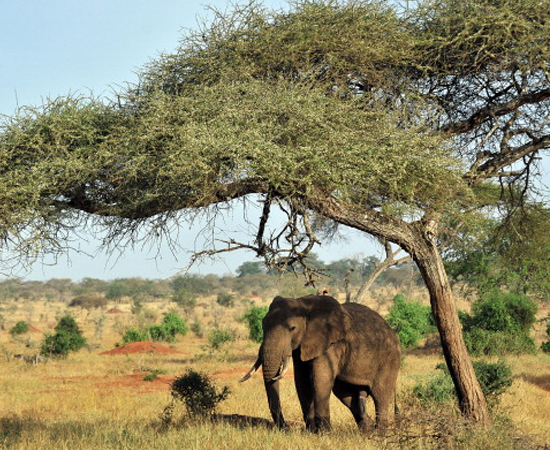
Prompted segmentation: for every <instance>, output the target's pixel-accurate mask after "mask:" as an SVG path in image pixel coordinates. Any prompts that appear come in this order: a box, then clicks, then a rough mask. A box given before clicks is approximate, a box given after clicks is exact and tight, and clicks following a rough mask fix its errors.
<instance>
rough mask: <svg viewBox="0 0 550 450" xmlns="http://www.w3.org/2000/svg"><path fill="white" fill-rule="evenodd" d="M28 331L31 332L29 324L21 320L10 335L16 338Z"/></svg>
mask: <svg viewBox="0 0 550 450" xmlns="http://www.w3.org/2000/svg"><path fill="white" fill-rule="evenodd" d="M27 331H29V324H28V323H27V322H25V321H24V320H21V321H19V322H17V323H16V324H15V325H14V326H13V327H12V329H11V330H10V334H11V335H12V336H15V335H16V334H23V333H26V332H27Z"/></svg>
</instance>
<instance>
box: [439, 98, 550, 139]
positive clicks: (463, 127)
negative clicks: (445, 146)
mask: <svg viewBox="0 0 550 450" xmlns="http://www.w3.org/2000/svg"><path fill="white" fill-rule="evenodd" d="M548 98H550V88H549V89H543V90H542V91H538V92H533V93H529V94H524V95H520V96H518V97H516V98H514V99H513V100H510V101H509V102H505V103H500V104H497V105H491V106H486V107H485V108H481V109H480V110H479V111H477V112H475V113H474V114H472V115H471V116H470V117H469V118H468V119H465V120H461V121H459V122H455V123H450V124H447V125H445V126H443V127H442V128H441V130H440V131H442V132H443V133H445V134H447V135H449V136H455V135H458V134H463V133H467V132H469V131H472V130H473V129H475V128H477V127H479V125H480V124H481V123H483V122H484V121H486V120H487V119H489V118H491V117H500V116H503V115H505V114H509V113H511V112H513V111H516V110H517V109H519V108H520V107H522V106H523V105H527V104H535V103H540V102H542V101H544V100H546V99H548Z"/></svg>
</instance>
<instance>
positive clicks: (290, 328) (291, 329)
mask: <svg viewBox="0 0 550 450" xmlns="http://www.w3.org/2000/svg"><path fill="white" fill-rule="evenodd" d="M288 329H289V330H290V331H294V330H295V329H296V327H295V326H294V325H291V326H290V327H288Z"/></svg>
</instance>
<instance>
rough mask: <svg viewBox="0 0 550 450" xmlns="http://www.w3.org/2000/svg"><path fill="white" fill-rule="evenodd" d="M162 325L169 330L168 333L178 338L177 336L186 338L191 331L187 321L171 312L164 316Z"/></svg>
mask: <svg viewBox="0 0 550 450" xmlns="http://www.w3.org/2000/svg"><path fill="white" fill-rule="evenodd" d="M162 323H163V325H164V327H165V328H166V329H167V330H168V332H169V333H171V334H172V335H173V336H176V335H177V334H181V335H182V336H185V335H186V334H187V332H188V331H189V328H188V327H187V324H186V323H185V320H183V319H182V318H181V317H180V316H178V315H177V314H176V313H174V312H169V313H168V314H166V316H164V319H163V320H162Z"/></svg>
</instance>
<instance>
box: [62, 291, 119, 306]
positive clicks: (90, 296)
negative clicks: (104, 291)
mask: <svg viewBox="0 0 550 450" xmlns="http://www.w3.org/2000/svg"><path fill="white" fill-rule="evenodd" d="M108 303H109V301H108V300H107V299H106V298H105V297H103V296H102V295H100V294H97V293H95V292H94V293H85V294H80V295H77V296H76V297H75V298H73V299H72V300H71V302H70V303H69V306H70V307H76V306H80V307H81V308H86V309H93V308H104V307H106V306H107V304H108Z"/></svg>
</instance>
